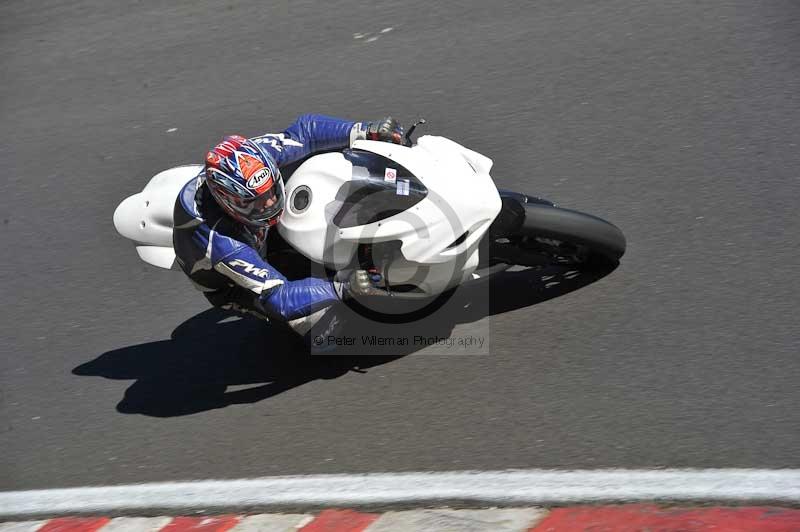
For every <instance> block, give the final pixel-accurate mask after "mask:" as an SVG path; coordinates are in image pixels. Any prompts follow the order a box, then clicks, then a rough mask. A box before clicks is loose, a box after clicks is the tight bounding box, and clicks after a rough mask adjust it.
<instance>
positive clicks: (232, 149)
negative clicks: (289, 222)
mask: <svg viewBox="0 0 800 532" xmlns="http://www.w3.org/2000/svg"><path fill="white" fill-rule="evenodd" d="M205 174H206V184H207V185H208V189H209V191H210V192H211V195H212V196H213V197H214V199H215V200H216V201H217V203H218V204H219V205H220V207H222V209H223V210H224V211H225V212H226V213H227V214H228V215H229V216H230V217H231V218H233V219H234V220H236V221H239V222H241V223H243V224H247V225H249V226H254V227H264V226H268V225H275V224H276V223H278V220H279V219H280V216H281V214H282V213H283V207H284V204H285V194H284V190H283V178H282V177H281V172H280V170H279V169H278V166H277V165H276V164H275V161H274V160H273V159H272V157H271V156H270V155H269V154H268V153H266V152H265V151H264V150H263V149H262V148H261V146H259V145H258V144H257V143H256V142H253V141H252V140H249V139H246V138H244V137H242V136H239V135H231V136H228V137H225V138H224V139H223V140H222V142H220V143H219V144H217V145H216V146H214V147H213V148H212V149H211V150H210V151H209V152H208V153H207V154H206V164H205Z"/></svg>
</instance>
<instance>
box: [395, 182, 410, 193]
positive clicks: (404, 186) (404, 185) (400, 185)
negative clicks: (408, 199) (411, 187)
mask: <svg viewBox="0 0 800 532" xmlns="http://www.w3.org/2000/svg"><path fill="white" fill-rule="evenodd" d="M397 195H398V196H408V179H398V180H397Z"/></svg>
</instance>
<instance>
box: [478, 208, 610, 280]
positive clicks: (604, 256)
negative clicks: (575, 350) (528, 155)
mask: <svg viewBox="0 0 800 532" xmlns="http://www.w3.org/2000/svg"><path fill="white" fill-rule="evenodd" d="M502 200H503V209H502V211H501V213H500V215H498V217H497V219H496V220H495V223H494V224H493V227H492V229H491V230H490V239H491V241H490V256H491V257H492V262H494V263H507V264H515V265H520V266H545V265H548V264H563V265H587V266H590V265H608V264H616V263H618V262H619V259H620V258H621V257H622V255H624V253H625V248H626V242H625V236H624V235H623V234H622V231H620V229H619V228H618V227H617V226H615V225H614V224H611V223H609V222H607V221H605V220H603V219H602V218H598V217H597V216H593V215H591V214H586V213H583V212H579V211H574V210H571V209H564V208H561V207H558V206H555V205H553V204H551V203H549V202H547V201H545V200H540V199H538V198H532V197H529V196H525V195H522V194H516V193H506V194H503V195H502Z"/></svg>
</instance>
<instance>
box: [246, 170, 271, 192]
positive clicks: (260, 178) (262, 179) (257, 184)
mask: <svg viewBox="0 0 800 532" xmlns="http://www.w3.org/2000/svg"><path fill="white" fill-rule="evenodd" d="M271 179H272V174H271V173H270V171H269V169H268V168H262V169H261V170H259V171H257V172H256V173H255V174H253V175H252V176H250V179H248V180H247V188H249V189H252V190H258V189H260V188H261V187H263V186H264V185H266V184H267V183H268V182H269V181H270V180H271Z"/></svg>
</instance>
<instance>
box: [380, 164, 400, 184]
mask: <svg viewBox="0 0 800 532" xmlns="http://www.w3.org/2000/svg"><path fill="white" fill-rule="evenodd" d="M383 180H384V181H386V182H387V183H394V182H395V181H397V170H395V169H394V168H387V169H386V171H385V172H384V173H383Z"/></svg>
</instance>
